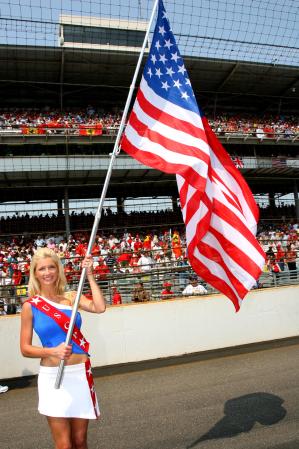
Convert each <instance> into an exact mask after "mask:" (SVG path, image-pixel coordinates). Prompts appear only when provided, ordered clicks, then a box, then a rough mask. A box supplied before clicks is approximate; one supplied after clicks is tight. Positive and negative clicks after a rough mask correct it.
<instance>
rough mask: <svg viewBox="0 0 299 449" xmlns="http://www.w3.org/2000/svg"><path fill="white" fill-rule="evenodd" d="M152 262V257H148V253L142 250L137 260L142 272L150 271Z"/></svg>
mask: <svg viewBox="0 0 299 449" xmlns="http://www.w3.org/2000/svg"><path fill="white" fill-rule="evenodd" d="M153 264H154V261H153V259H152V258H151V257H150V253H146V252H142V253H141V256H140V259H139V260H138V266H139V267H140V270H141V272H142V273H145V272H147V271H150V270H151V269H152V266H153Z"/></svg>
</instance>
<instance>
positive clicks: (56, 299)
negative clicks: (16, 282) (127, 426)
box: [20, 248, 106, 449]
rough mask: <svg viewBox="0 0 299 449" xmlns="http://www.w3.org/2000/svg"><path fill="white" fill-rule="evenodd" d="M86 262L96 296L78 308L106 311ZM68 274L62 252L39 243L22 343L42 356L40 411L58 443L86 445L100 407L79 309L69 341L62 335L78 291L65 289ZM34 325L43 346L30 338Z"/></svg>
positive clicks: (63, 447) (27, 353) (70, 447)
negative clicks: (59, 372)
mask: <svg viewBox="0 0 299 449" xmlns="http://www.w3.org/2000/svg"><path fill="white" fill-rule="evenodd" d="M82 268H86V274H87V279H88V282H89V284H90V289H91V293H92V300H89V299H87V298H85V297H84V296H83V295H82V296H81V298H80V303H79V308H80V309H81V310H85V311H87V312H92V313H103V312H105V309H106V305H105V299H104V296H103V293H102V291H101V289H100V288H99V287H98V285H97V284H96V282H95V279H94V277H93V273H92V257H91V256H86V257H85V258H84V260H83V262H82ZM65 286H66V279H65V276H64V270H63V266H62V264H61V262H60V259H59V257H58V256H57V254H55V253H54V252H53V251H52V250H51V249H49V248H40V249H38V250H37V251H36V253H35V254H34V256H33V258H32V261H31V265H30V278H29V284H28V291H29V296H30V298H29V299H28V300H27V301H26V302H25V303H24V305H23V308H22V313H21V335H20V345H21V352H22V354H23V356H24V357H32V358H40V359H41V363H40V372H39V376H38V393H39V406H38V409H39V412H40V413H41V414H42V415H45V416H46V418H47V421H48V424H49V427H50V429H51V433H52V437H53V440H54V443H55V449H87V428H88V422H89V419H97V418H98V416H99V407H98V402H97V397H96V393H95V390H94V386H93V379H92V374H91V367H90V362H89V354H88V347H89V344H88V342H87V341H86V339H85V338H84V337H83V335H82V333H81V331H80V327H81V315H80V312H78V313H77V317H76V321H75V327H74V332H73V336H72V341H71V344H70V345H68V346H66V345H65V343H64V341H65V338H66V333H67V329H68V325H69V320H70V316H71V312H72V304H73V301H74V299H75V296H76V293H75V292H72V293H68V294H67V293H66V292H65ZM33 330H34V331H35V332H36V334H37V335H38V336H39V338H40V341H41V344H42V346H35V345H33V344H32V336H33ZM61 360H65V367H64V374H63V379H62V383H61V386H60V388H59V389H55V388H54V385H55V380H56V376H57V370H58V369H57V367H58V365H59V364H60V361H61Z"/></svg>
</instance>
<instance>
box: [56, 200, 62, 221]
mask: <svg viewBox="0 0 299 449" xmlns="http://www.w3.org/2000/svg"><path fill="white" fill-rule="evenodd" d="M57 215H58V217H61V216H62V215H63V209H62V198H58V199H57Z"/></svg>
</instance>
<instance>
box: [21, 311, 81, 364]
mask: <svg viewBox="0 0 299 449" xmlns="http://www.w3.org/2000/svg"><path fill="white" fill-rule="evenodd" d="M32 334H33V326H32V310H31V305H30V304H29V303H28V302H25V304H23V307H22V312H21V333H20V348H21V353H22V354H23V356H24V357H31V358H46V357H58V358H59V359H61V360H63V359H68V358H69V357H70V355H71V353H72V347H71V346H70V345H69V346H66V345H65V343H61V344H60V345H59V346H56V347H55V348H43V347H40V346H33V345H32Z"/></svg>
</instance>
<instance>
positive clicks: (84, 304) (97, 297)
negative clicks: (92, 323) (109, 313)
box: [80, 256, 106, 313]
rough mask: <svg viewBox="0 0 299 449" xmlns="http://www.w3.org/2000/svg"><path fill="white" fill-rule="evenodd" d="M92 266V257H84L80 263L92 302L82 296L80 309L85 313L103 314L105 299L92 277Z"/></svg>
mask: <svg viewBox="0 0 299 449" xmlns="http://www.w3.org/2000/svg"><path fill="white" fill-rule="evenodd" d="M92 266H93V260H92V256H86V257H85V258H84V260H83V262H82V268H86V276H87V279H88V282H89V285H90V289H91V295H92V301H90V300H89V299H87V298H86V297H85V296H84V295H82V296H81V298H80V308H81V309H82V310H85V311H86V312H92V313H104V312H105V310H106V302H105V297H104V295H103V292H102V290H101V289H100V287H99V286H98V284H97V283H96V280H95V278H94V276H93V270H92Z"/></svg>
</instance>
